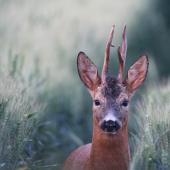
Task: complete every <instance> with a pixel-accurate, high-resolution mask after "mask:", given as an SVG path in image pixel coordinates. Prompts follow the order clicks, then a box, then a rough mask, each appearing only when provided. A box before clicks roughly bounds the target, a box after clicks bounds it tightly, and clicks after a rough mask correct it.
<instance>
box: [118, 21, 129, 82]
mask: <svg viewBox="0 0 170 170" xmlns="http://www.w3.org/2000/svg"><path fill="white" fill-rule="evenodd" d="M125 31H126V24H125V25H124V27H123V32H122V40H123V42H122V52H121V54H120V45H119V46H118V48H117V53H118V56H119V62H120V64H119V73H118V79H119V82H120V83H122V80H123V72H124V68H125V60H126V51H127V39H126V35H125Z"/></svg>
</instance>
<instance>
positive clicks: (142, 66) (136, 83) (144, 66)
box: [123, 55, 149, 93]
mask: <svg viewBox="0 0 170 170" xmlns="http://www.w3.org/2000/svg"><path fill="white" fill-rule="evenodd" d="M148 66H149V62H148V57H147V55H142V56H141V57H140V58H139V59H138V60H137V61H136V62H135V63H134V64H133V65H132V66H131V67H130V68H129V70H128V73H127V75H126V77H125V78H124V80H123V82H124V83H125V84H126V86H127V88H128V91H129V92H130V93H133V92H134V91H135V90H136V89H137V88H139V87H140V86H141V85H142V83H143V82H144V80H145V78H146V75H147V71H148Z"/></svg>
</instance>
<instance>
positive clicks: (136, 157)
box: [131, 80, 170, 170]
mask: <svg viewBox="0 0 170 170" xmlns="http://www.w3.org/2000/svg"><path fill="white" fill-rule="evenodd" d="M169 96H170V80H168V81H163V82H162V83H161V84H159V85H157V86H156V85H150V87H149V88H148V90H147V95H146V94H145V95H144V96H143V98H144V100H143V103H140V104H139V109H138V113H139V115H138V117H137V122H138V124H137V125H138V126H137V128H138V130H137V135H134V153H133V154H132V163H131V169H132V170H133V169H141V170H142V169H146V170H155V169H159V170H160V169H169V168H170V105H169V103H170V97H169Z"/></svg>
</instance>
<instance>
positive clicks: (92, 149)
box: [63, 24, 149, 170]
mask: <svg viewBox="0 0 170 170" xmlns="http://www.w3.org/2000/svg"><path fill="white" fill-rule="evenodd" d="M114 28H115V26H113V28H112V30H111V33H110V37H109V40H108V43H107V46H106V52H105V58H104V64H103V70H102V74H101V78H100V76H99V74H98V71H97V68H96V67H95V65H94V64H93V63H92V61H91V60H90V59H89V58H88V57H87V56H86V54H85V53H84V52H80V53H79V54H78V58H77V67H78V73H79V76H80V79H81V81H82V82H83V83H84V85H85V86H86V87H87V88H88V90H89V92H90V94H91V96H92V99H93V121H94V127H93V139H92V143H90V144H87V145H84V146H81V147H79V148H78V149H76V150H75V151H74V152H72V154H71V155H70V156H69V157H68V158H67V160H66V162H65V164H64V167H63V170H127V169H129V165H130V159H131V158H130V151H129V145H128V133H127V125H128V119H129V102H130V99H131V98H132V96H133V93H134V91H135V90H136V89H137V88H139V87H140V86H141V85H142V83H143V82H144V80H145V78H146V75H147V70H148V65H149V63H148V57H147V56H146V55H142V56H141V57H140V58H139V59H138V60H137V61H136V62H135V63H134V64H133V65H132V66H131V67H130V68H129V70H128V72H127V75H126V76H125V78H124V79H123V71H124V67H125V59H126V50H127V40H126V36H125V31H126V24H125V25H124V28H123V32H122V39H123V45H122V51H121V53H120V45H119V46H118V49H117V53H118V57H119V62H120V65H119V73H118V77H113V76H108V77H106V73H107V71H108V63H109V53H110V46H114V45H112V44H111V42H112V38H113V33H114Z"/></svg>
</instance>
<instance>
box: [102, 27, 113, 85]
mask: <svg viewBox="0 0 170 170" xmlns="http://www.w3.org/2000/svg"><path fill="white" fill-rule="evenodd" d="M114 28H115V26H114V25H113V27H112V30H111V33H110V36H109V40H108V42H107V45H106V51H105V58H104V64H103V70H102V74H101V80H102V84H105V83H106V73H107V71H108V69H109V67H108V65H109V54H110V46H112V47H114V45H113V44H112V39H113V33H114Z"/></svg>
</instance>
